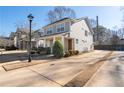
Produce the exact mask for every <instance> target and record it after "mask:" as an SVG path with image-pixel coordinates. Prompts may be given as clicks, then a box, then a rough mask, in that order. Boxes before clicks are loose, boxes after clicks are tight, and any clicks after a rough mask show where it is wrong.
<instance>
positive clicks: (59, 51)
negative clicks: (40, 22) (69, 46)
mask: <svg viewBox="0 0 124 93" xmlns="http://www.w3.org/2000/svg"><path fill="white" fill-rule="evenodd" d="M53 54H54V56H55V57H56V58H61V57H63V55H64V49H63V45H62V44H61V42H60V41H55V43H54V45H53Z"/></svg>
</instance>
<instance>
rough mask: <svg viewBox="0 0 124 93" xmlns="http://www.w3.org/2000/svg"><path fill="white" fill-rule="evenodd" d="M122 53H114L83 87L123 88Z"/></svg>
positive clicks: (123, 59) (123, 66)
mask: <svg viewBox="0 0 124 93" xmlns="http://www.w3.org/2000/svg"><path fill="white" fill-rule="evenodd" d="M123 55H124V52H114V53H113V55H112V56H111V57H110V58H109V59H108V60H107V61H106V62H105V64H104V65H103V66H102V67H101V69H99V70H98V71H97V73H96V74H95V75H94V76H93V77H92V78H91V79H90V80H89V81H88V82H87V84H86V85H85V87H124V56H123Z"/></svg>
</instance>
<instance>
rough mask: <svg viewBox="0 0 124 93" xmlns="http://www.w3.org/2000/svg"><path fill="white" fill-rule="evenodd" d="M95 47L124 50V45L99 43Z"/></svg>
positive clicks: (97, 48)
mask: <svg viewBox="0 0 124 93" xmlns="http://www.w3.org/2000/svg"><path fill="white" fill-rule="evenodd" d="M94 49H96V50H116V51H124V45H97V46H94Z"/></svg>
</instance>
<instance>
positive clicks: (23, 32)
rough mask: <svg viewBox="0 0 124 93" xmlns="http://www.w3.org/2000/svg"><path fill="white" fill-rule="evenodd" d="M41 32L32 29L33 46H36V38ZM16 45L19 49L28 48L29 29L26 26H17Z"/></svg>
mask: <svg viewBox="0 0 124 93" xmlns="http://www.w3.org/2000/svg"><path fill="white" fill-rule="evenodd" d="M39 35H40V33H39V32H38V30H37V31H32V37H31V38H32V39H31V47H36V38H38V36H39ZM14 45H15V46H16V47H18V48H19V49H23V50H25V49H28V46H29V30H28V29H25V28H17V30H16V32H15V35H14Z"/></svg>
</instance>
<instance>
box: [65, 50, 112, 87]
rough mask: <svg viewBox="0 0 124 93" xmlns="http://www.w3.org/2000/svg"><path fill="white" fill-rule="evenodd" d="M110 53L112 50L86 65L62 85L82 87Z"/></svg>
mask: <svg viewBox="0 0 124 93" xmlns="http://www.w3.org/2000/svg"><path fill="white" fill-rule="evenodd" d="M111 54H112V52H110V53H108V54H107V55H106V56H104V57H103V58H102V59H101V60H99V61H98V62H96V63H95V64H90V65H88V66H87V67H86V68H85V69H84V70H83V71H82V72H80V73H79V75H77V76H76V77H75V78H73V79H72V80H71V81H69V82H68V83H67V84H65V85H64V87H83V86H84V85H85V84H86V83H87V81H88V80H89V79H90V78H91V77H92V76H93V75H94V74H95V72H96V71H97V70H98V69H99V68H100V67H101V66H102V65H103V63H104V61H105V60H106V59H107V58H108V57H109V56H110V55H111Z"/></svg>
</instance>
